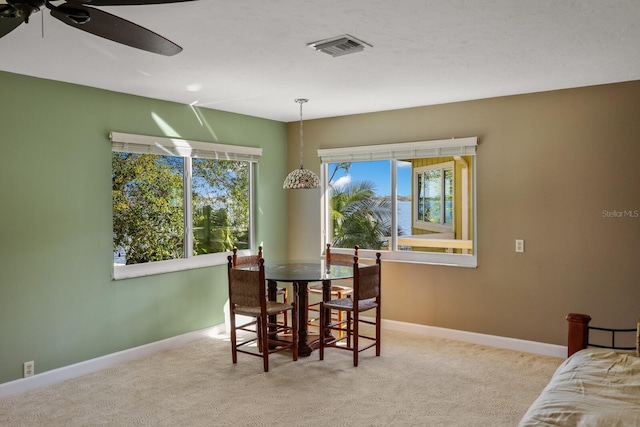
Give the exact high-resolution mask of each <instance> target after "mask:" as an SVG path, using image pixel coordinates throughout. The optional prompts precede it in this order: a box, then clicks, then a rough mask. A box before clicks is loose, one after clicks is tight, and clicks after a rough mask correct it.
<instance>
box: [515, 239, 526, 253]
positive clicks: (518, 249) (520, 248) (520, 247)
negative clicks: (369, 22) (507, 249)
mask: <svg viewBox="0 0 640 427" xmlns="http://www.w3.org/2000/svg"><path fill="white" fill-rule="evenodd" d="M516 252H524V240H521V239H516Z"/></svg>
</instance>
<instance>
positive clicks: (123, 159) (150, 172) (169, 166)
mask: <svg viewBox="0 0 640 427" xmlns="http://www.w3.org/2000/svg"><path fill="white" fill-rule="evenodd" d="M112 171H113V172H112V186H113V188H112V191H113V246H114V249H117V248H122V249H124V251H125V254H126V263H127V264H137V263H142V262H149V261H161V260H167V259H174V258H182V256H183V236H184V217H183V206H182V205H183V201H182V200H183V198H182V159H180V158H170V157H162V156H154V155H150V154H131V153H116V152H114V153H112Z"/></svg>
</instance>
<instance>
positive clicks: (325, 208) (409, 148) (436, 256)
mask: <svg viewBox="0 0 640 427" xmlns="http://www.w3.org/2000/svg"><path fill="white" fill-rule="evenodd" d="M477 145H478V138H477V137H466V138H451V139H444V140H432V141H417V142H404V143H395V144H379V145H369V146H354V147H343V148H331V149H319V150H318V157H319V158H320V162H321V167H320V184H321V203H320V205H321V214H320V218H321V244H322V247H321V251H324V249H325V248H326V244H327V243H330V242H331V240H330V236H329V233H330V230H331V224H330V221H331V218H330V215H329V182H328V177H329V169H328V168H329V164H330V163H336V162H357V161H374V160H389V161H390V163H391V205H392V206H391V209H392V221H391V226H392V236H391V245H390V249H389V250H385V251H380V253H381V254H382V259H384V260H386V261H392V262H408V263H418V264H430V265H442V266H454V267H467V268H476V267H477V266H478V232H477V230H478V226H477V224H478V219H477V206H478V204H477V167H476V165H477V161H476V146H477ZM448 156H472V159H473V168H472V174H471V189H470V190H471V200H472V212H471V215H472V224H473V230H474V235H473V249H472V253H471V254H465V253H462V254H459V253H440V252H418V251H400V250H398V232H397V185H396V176H397V161H398V160H407V159H410V158H423V157H448ZM412 173H413V171H412ZM331 250H332V251H333V252H336V253H349V249H346V248H344V249H343V248H332V249H331ZM359 252H360V254H361V256H362V257H364V258H372V257H375V253H376V252H377V251H375V250H369V249H360V251H359Z"/></svg>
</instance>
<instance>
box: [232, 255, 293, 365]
mask: <svg viewBox="0 0 640 427" xmlns="http://www.w3.org/2000/svg"><path fill="white" fill-rule="evenodd" d="M227 259H228V266H227V270H228V277H229V313H230V315H229V321H230V326H231V331H230V335H231V357H232V360H233V363H237V362H238V353H245V354H249V355H252V356H258V357H262V360H263V365H264V371H265V372H269V355H270V354H273V353H276V352H280V351H283V350H288V349H289V350H291V352H292V355H293V360H294V361H295V360H298V315H297V310H296V308H297V307H296V302H295V301H294V302H293V303H292V304H285V303H280V302H277V301H269V300H268V298H267V294H266V293H265V292H264V289H265V286H266V280H265V273H264V259H262V258H261V259H259V260H258V264H257V266H256V267H251V268H236V267H234V266H233V257H232V256H231V255H229V256H228V257H227ZM288 312H291V326H288V325H285V324H282V323H277V322H275V323H274V322H270V321H269V317H270V316H277V315H280V314H283V313H284V314H285V317H286V314H287V313H288ZM236 315H242V316H247V317H251V318H253V319H254V320H252V321H250V322H247V323H242V324H240V325H237V324H236ZM237 331H245V332H251V333H255V337H250V338H248V339H246V340H245V341H243V342H241V343H238V336H237ZM284 335H290V340H289V339H286V338H285V337H284ZM252 344H255V345H256V349H253V348H252V347H251V345H252Z"/></svg>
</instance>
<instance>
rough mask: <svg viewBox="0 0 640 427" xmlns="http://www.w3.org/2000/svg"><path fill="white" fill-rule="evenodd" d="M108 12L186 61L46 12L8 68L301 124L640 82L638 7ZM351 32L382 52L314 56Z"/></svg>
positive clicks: (4, 64) (259, 3) (445, 4)
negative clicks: (314, 45)
mask: <svg viewBox="0 0 640 427" xmlns="http://www.w3.org/2000/svg"><path fill="white" fill-rule="evenodd" d="M5 1H6V0H0V3H4V2H5ZM102 9H103V10H105V11H108V12H110V13H113V14H115V15H118V16H120V17H123V18H126V19H128V20H130V21H133V22H135V23H137V24H139V25H142V26H143V27H146V28H149V29H151V30H153V31H155V32H157V33H159V34H161V35H163V36H165V37H167V38H168V39H170V40H172V41H173V42H175V43H177V44H178V45H180V46H182V47H183V49H184V50H183V52H181V53H179V54H178V55H176V56H173V57H166V56H161V55H156V54H152V53H148V52H145V51H141V50H138V49H134V48H130V47H127V46H123V45H120V44H117V43H114V42H111V41H108V40H105V39H102V38H99V37H96V36H93V35H91V34H87V33H85V32H83V31H79V30H77V29H75V28H72V27H69V26H67V25H65V24H63V23H62V22H60V21H58V20H56V19H54V18H52V17H51V16H49V13H48V11H47V10H45V11H44V13H43V11H41V12H38V13H36V14H35V15H33V16H32V17H31V20H30V22H29V24H26V25H25V24H23V25H21V26H20V27H18V28H17V29H16V30H14V31H13V32H11V33H9V34H8V35H7V36H5V37H3V38H2V39H0V70H4V71H9V72H14V73H20V74H26V75H30V76H36V77H43V78H48V79H53V80H60V81H65V82H73V83H78V84H82V85H87V86H93V87H98V88H104V89H109V90H113V91H118V92H125V93H130V94H136V95H142V96H147V97H152V98H158V99H164V100H170V101H176V102H180V103H184V104H194V105H198V106H202V107H207V108H213V109H217V110H223V111H230V112H235V113H241V114H248V115H251V116H257V117H264V118H268V119H273V120H278V121H285V122H290V121H295V120H297V119H298V118H299V106H298V105H297V104H295V103H294V99H295V98H309V99H310V101H309V103H308V104H306V105H305V107H304V117H305V119H313V118H320V117H332V116H342V115H348V114H357V113H365V112H372V111H382V110H390V109H398V108H406V107H414V106H421V105H432V104H441V103H447V102H454V101H463V100H470V99H480V98H487V97H494V96H501V95H512V94H520V93H530V92H539V91H545V90H552V89H561V88H568V87H578V86H588V85H595V84H602V83H611V82H620V81H629V80H640V48H639V46H640V19H639V18H640V1H638V0H395V1H391V0H242V1H215V0H198V1H193V2H186V3H176V4H164V5H147V6H118V7H104V8H102ZM41 16H42V17H41ZM43 30H44V37H43ZM342 34H350V35H352V36H354V37H357V38H358V39H361V40H364V41H365V42H367V43H369V44H371V45H373V47H372V48H371V49H367V50H365V51H364V52H359V53H355V54H351V55H347V56H342V57H337V58H333V57H331V56H329V55H326V54H323V53H320V52H315V51H314V50H313V49H311V48H308V47H306V45H307V44H308V43H311V42H314V41H318V40H322V39H326V38H330V37H334V36H339V35H342ZM0 83H1V82H0ZM1 99H2V98H1V95H0V102H1Z"/></svg>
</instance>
